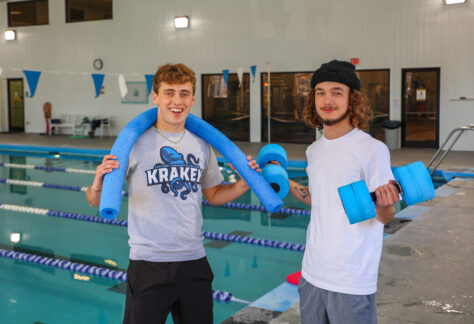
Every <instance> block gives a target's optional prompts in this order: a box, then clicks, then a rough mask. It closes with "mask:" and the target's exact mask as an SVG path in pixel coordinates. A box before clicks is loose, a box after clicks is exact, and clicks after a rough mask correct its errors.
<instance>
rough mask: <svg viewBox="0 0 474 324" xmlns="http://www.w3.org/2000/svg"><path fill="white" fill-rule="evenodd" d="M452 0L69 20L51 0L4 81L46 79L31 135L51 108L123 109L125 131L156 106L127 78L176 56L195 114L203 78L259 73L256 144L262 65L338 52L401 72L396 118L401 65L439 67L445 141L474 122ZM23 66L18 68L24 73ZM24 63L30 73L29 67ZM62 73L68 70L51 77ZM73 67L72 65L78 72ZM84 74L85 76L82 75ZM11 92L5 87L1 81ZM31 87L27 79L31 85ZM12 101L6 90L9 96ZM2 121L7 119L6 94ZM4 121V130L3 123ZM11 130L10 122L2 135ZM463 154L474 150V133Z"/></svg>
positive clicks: (308, 3) (470, 72)
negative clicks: (123, 91) (190, 79)
mask: <svg viewBox="0 0 474 324" xmlns="http://www.w3.org/2000/svg"><path fill="white" fill-rule="evenodd" d="M471 2H472V0H467V4H464V5H458V6H450V7H448V6H446V5H444V4H443V1H442V0H416V1H415V0H397V1H394V0H358V1H355V0H334V1H324V0H258V1H255V0H239V1H222V0H204V1H191V0H176V1H173V2H169V1H164V0H137V1H127V0H114V1H113V17H114V19H113V20H104V21H91V22H83V23H69V24H66V23H65V4H64V1H63V0H49V18H50V21H49V25H46V26H33V27H21V28H16V30H17V33H18V39H17V40H16V41H13V42H6V41H5V40H4V39H3V36H2V37H0V67H3V68H4V72H3V75H2V76H1V78H3V79H6V78H11V77H22V73H21V69H38V70H42V71H44V73H43V74H42V75H41V78H40V81H39V84H38V89H37V92H36V95H35V97H34V98H27V99H26V101H25V104H26V107H25V112H26V120H27V121H28V125H26V132H30V133H37V132H42V131H43V130H44V120H43V116H42V109H41V108H42V105H43V103H44V101H46V100H49V101H51V102H52V103H53V113H54V114H59V113H67V112H69V113H71V112H75V113H84V114H92V113H94V114H99V113H100V114H104V115H110V116H112V119H113V123H114V133H116V134H117V133H118V131H119V130H120V129H121V128H122V127H123V126H124V125H125V124H126V123H127V122H128V121H129V120H130V119H131V118H132V117H133V116H135V115H136V114H138V113H140V112H142V111H144V110H145V109H148V108H149V107H151V106H152V102H151V97H150V98H149V104H148V105H130V104H122V103H121V100H120V95H119V91H118V86H117V74H118V73H123V74H124V75H125V78H126V80H127V81H137V80H144V79H143V75H144V74H151V73H154V72H155V71H156V69H157V67H158V66H159V65H161V64H163V63H166V62H183V63H185V64H187V65H189V66H190V67H192V68H193V69H194V70H195V71H196V73H197V80H198V89H197V92H196V104H195V108H193V112H194V113H196V114H197V115H199V116H200V115H201V88H200V87H201V85H200V81H201V75H200V74H201V73H216V72H217V73H219V72H220V71H221V70H222V69H225V68H228V69H230V71H231V72H235V69H236V68H238V67H240V66H242V67H244V71H245V72H250V66H251V65H257V66H258V68H257V75H256V82H255V83H252V84H251V121H250V122H251V141H259V140H260V117H261V116H260V109H261V107H260V105H261V103H260V102H261V100H260V72H262V71H265V70H266V65H265V64H266V62H267V61H270V62H271V67H272V71H275V72H277V71H312V70H314V69H316V68H317V67H318V66H319V65H320V64H321V63H323V62H326V61H328V60H330V59H333V58H338V59H346V60H347V59H349V58H351V57H358V58H359V59H360V64H359V66H358V68H360V69H376V68H389V69H390V82H391V84H390V99H391V101H390V102H391V107H390V118H392V119H400V118H401V108H400V106H401V105H400V100H401V98H400V97H401V69H403V68H423V67H439V68H440V70H441V88H440V89H441V92H440V116H441V119H440V140H441V141H442V140H443V139H444V138H445V137H446V136H447V135H448V134H449V132H450V131H451V129H452V128H454V127H457V126H460V125H462V124H466V123H474V101H466V102H461V101H452V100H450V99H454V98H459V97H460V96H465V97H474V59H473V57H474V32H473V31H474V8H473V6H472V3H471ZM6 7H7V5H6V2H5V1H2V2H0V30H2V31H3V30H4V29H6V28H7V26H6V24H7V19H6V18H7V9H6ZM178 15H188V16H190V18H191V28H190V29H189V30H179V31H177V30H175V29H174V26H173V19H174V17H175V16H178ZM98 57H100V58H102V59H103V61H104V68H103V70H102V71H100V72H102V73H105V74H106V78H105V82H104V86H105V95H104V96H101V97H99V98H97V99H96V98H94V88H93V82H92V78H91V77H90V75H88V74H90V73H93V72H95V71H94V69H93V67H92V61H93V60H94V59H95V58H98ZM14 69H17V70H14ZM18 69H19V70H18ZM51 71H59V73H51ZM66 72H73V74H68V73H66ZM82 73H83V74H82ZM0 84H1V86H2V89H1V91H2V93H3V94H6V88H5V87H6V82H2V83H0ZM25 88H27V87H26V85H25ZM3 97H5V96H3ZM2 102H3V104H2V105H0V109H2V110H3V111H2V112H1V113H0V116H2V118H3V116H6V113H5V109H7V108H6V99H5V98H3V99H2ZM0 125H5V121H2V123H0ZM3 128H4V127H3V126H2V130H3V131H5V129H3ZM470 133H471V134H466V135H464V136H463V137H462V138H461V139H460V141H459V142H458V144H457V145H456V146H455V149H458V150H474V134H472V133H473V132H470Z"/></svg>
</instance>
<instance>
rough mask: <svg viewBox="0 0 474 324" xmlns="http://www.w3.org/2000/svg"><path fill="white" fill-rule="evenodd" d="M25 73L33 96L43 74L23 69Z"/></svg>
mask: <svg viewBox="0 0 474 324" xmlns="http://www.w3.org/2000/svg"><path fill="white" fill-rule="evenodd" d="M23 73H24V74H25V77H26V81H27V82H28V87H29V88H30V98H33V96H34V95H35V92H36V86H37V85H38V80H39V77H40V75H41V72H40V71H29V70H23Z"/></svg>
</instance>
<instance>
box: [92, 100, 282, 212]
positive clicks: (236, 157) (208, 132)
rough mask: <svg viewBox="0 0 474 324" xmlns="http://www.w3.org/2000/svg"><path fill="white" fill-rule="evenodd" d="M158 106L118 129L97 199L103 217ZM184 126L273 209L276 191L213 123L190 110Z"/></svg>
mask: <svg viewBox="0 0 474 324" xmlns="http://www.w3.org/2000/svg"><path fill="white" fill-rule="evenodd" d="M157 115H158V108H152V109H149V110H147V111H145V112H143V113H141V114H140V115H138V116H137V117H135V118H134V119H132V120H131V121H130V122H129V123H128V124H127V125H126V126H125V128H124V129H123V130H122V131H121V132H120V134H119V136H118V137H117V139H116V140H115V143H114V145H113V146H112V150H111V151H110V154H113V155H115V156H117V161H118V162H119V163H120V165H119V168H118V169H115V170H114V171H112V172H111V173H108V174H106V175H105V176H104V183H103V186H102V195H101V200H100V214H101V215H102V217H104V218H107V219H115V217H116V216H117V214H118V213H119V211H120V204H121V203H122V188H123V183H124V180H125V172H126V167H127V164H128V157H129V155H130V151H131V150H132V147H133V145H134V144H135V142H136V140H137V139H138V137H139V136H140V135H141V134H142V133H143V132H144V131H146V130H147V129H148V128H150V127H151V126H153V125H154V124H155V123H156V118H157ZM185 127H186V129H187V130H189V131H190V132H193V133H194V134H196V135H197V136H199V137H201V138H202V139H203V140H205V141H206V142H208V143H209V144H211V145H212V146H213V147H214V148H215V149H216V150H218V151H219V152H220V153H221V154H222V155H223V156H224V157H225V158H226V159H227V161H229V162H230V163H232V165H233V166H234V167H235V169H236V170H237V171H238V172H239V174H240V176H241V177H242V178H244V180H245V181H246V182H247V183H248V185H249V186H250V188H252V190H253V191H254V192H255V194H256V195H257V197H258V198H259V199H260V201H261V202H262V204H263V205H264V206H265V208H266V209H267V210H268V211H270V212H276V211H278V210H279V209H280V208H281V207H282V206H283V201H281V199H280V198H279V197H278V196H277V195H276V193H275V192H274V191H273V189H272V188H271V187H270V185H269V184H268V182H267V181H265V179H264V178H263V176H262V174H260V173H258V172H256V171H255V170H252V168H250V167H249V165H248V160H247V157H246V156H245V155H244V153H242V151H241V150H240V149H239V148H238V147H237V146H236V145H235V144H234V143H232V141H231V140H229V139H228V138H227V137H226V136H225V135H224V134H222V133H221V132H220V131H218V130H217V129H216V128H215V127H213V126H212V125H210V124H209V123H207V122H205V121H204V120H202V119H201V118H199V117H196V116H194V115H192V114H189V116H188V117H187V118H186V123H185Z"/></svg>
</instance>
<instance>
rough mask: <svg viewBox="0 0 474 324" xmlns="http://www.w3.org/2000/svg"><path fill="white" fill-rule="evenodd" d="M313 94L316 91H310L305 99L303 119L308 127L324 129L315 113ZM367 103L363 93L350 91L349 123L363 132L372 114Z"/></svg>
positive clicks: (365, 95)
mask: <svg viewBox="0 0 474 324" xmlns="http://www.w3.org/2000/svg"><path fill="white" fill-rule="evenodd" d="M315 93H316V91H315V90H314V89H312V90H311V92H310V93H309V95H308V98H307V99H306V103H305V105H304V110H303V119H304V122H305V123H306V124H307V125H308V126H310V127H312V128H317V129H318V130H321V129H323V128H324V124H323V121H322V120H321V119H320V118H319V116H318V114H317V113H316V105H315ZM368 102H369V100H368V97H367V93H366V92H365V91H359V90H356V89H351V93H350V98H349V121H350V123H351V125H352V126H354V127H356V128H359V129H361V130H363V131H367V130H368V129H369V122H370V120H371V119H372V117H373V112H372V109H371V108H370V107H369V105H368Z"/></svg>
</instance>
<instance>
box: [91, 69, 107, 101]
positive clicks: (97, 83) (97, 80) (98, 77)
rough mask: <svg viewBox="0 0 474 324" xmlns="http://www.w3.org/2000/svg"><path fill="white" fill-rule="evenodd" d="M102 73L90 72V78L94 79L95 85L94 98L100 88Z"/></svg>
mask: <svg viewBox="0 0 474 324" xmlns="http://www.w3.org/2000/svg"><path fill="white" fill-rule="evenodd" d="M104 77H105V75H104V74H95V73H93V74H92V79H93V80H94V86H95V98H97V97H98V96H99V95H100V90H101V89H102V84H103V83H104Z"/></svg>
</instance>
